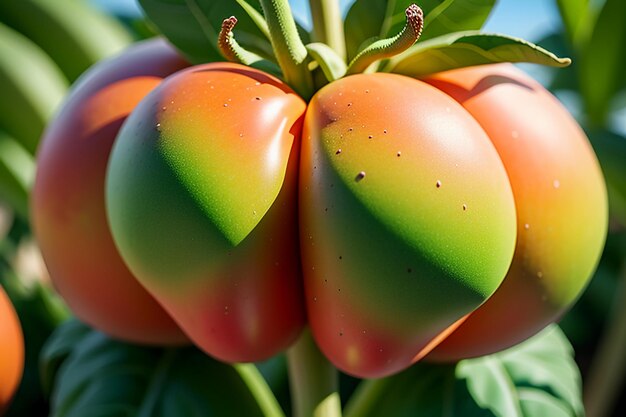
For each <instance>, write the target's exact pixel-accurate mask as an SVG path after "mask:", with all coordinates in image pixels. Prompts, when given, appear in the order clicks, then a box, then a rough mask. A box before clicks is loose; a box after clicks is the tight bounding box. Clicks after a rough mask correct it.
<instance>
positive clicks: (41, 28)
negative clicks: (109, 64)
mask: <svg viewBox="0 0 626 417" xmlns="http://www.w3.org/2000/svg"><path fill="white" fill-rule="evenodd" d="M0 20H1V21H3V22H4V23H6V24H7V25H9V26H11V27H13V28H15V29H16V30H17V31H19V32H21V33H22V34H24V35H25V36H27V37H28V38H30V39H32V40H33V41H34V42H35V43H37V44H38V45H39V46H40V47H41V48H42V49H43V50H44V51H46V53H47V54H48V55H50V57H51V58H52V59H53V60H54V61H55V62H56V63H57V64H58V65H59V67H60V68H61V70H62V71H63V73H64V74H65V75H66V77H67V78H68V79H69V80H70V81H74V80H75V79H76V78H78V76H79V75H80V74H82V73H83V71H85V70H86V69H87V68H89V67H90V66H91V65H93V64H94V63H96V62H98V61H99V60H101V59H103V58H106V57H109V56H111V55H113V54H116V53H118V52H121V51H122V50H123V49H124V48H125V47H127V46H128V45H129V44H130V43H131V41H132V39H131V36H130V34H129V33H128V32H127V31H126V30H125V29H124V27H123V26H122V25H121V24H120V23H119V22H117V21H116V20H115V19H114V18H112V17H110V16H107V15H105V14H104V13H101V12H99V11H97V10H95V9H94V8H92V7H90V6H89V5H88V4H87V3H86V2H84V1H80V0H54V1H52V0H5V1H2V2H0Z"/></svg>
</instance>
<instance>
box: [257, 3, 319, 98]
mask: <svg viewBox="0 0 626 417" xmlns="http://www.w3.org/2000/svg"><path fill="white" fill-rule="evenodd" d="M260 3H261V7H262V8H263V14H264V15H265V20H266V21H267V26H268V28H269V32H270V41H271V42H272V47H273V48H274V53H275V54H276V59H277V60H278V65H279V66H280V68H281V70H282V72H283V75H284V77H285V81H286V82H287V84H289V85H290V86H291V87H292V88H293V89H294V90H296V91H297V92H298V93H299V94H300V95H301V96H302V97H303V98H305V99H308V98H310V97H311V95H313V78H312V77H311V72H310V71H309V69H308V68H307V56H308V53H307V50H306V48H305V47H304V43H302V39H300V35H299V34H298V29H297V28H296V22H295V21H294V20H293V15H292V14H291V9H290V7H289V2H288V1H287V0H260Z"/></svg>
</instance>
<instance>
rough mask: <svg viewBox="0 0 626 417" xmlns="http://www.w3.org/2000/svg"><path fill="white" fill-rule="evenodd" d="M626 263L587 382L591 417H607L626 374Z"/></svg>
mask: <svg viewBox="0 0 626 417" xmlns="http://www.w3.org/2000/svg"><path fill="white" fill-rule="evenodd" d="M624 317H626V262H624V264H623V265H622V271H621V274H620V277H619V281H618V290H617V294H616V296H615V299H614V301H613V311H612V313H611V317H610V319H609V322H608V324H607V327H606V330H605V331H604V336H603V337H602V339H601V340H600V343H599V344H598V348H597V350H596V353H595V354H594V358H593V361H592V363H591V367H590V370H589V373H588V374H587V379H586V381H585V396H584V400H585V409H586V411H587V416H588V417H605V416H608V415H609V414H610V411H611V410H612V409H613V407H614V406H615V401H616V399H617V398H618V396H619V393H620V392H621V385H622V384H623V383H624V382H623V381H624V373H625V371H626V355H624V352H626V320H624Z"/></svg>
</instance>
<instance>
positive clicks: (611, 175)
mask: <svg viewBox="0 0 626 417" xmlns="http://www.w3.org/2000/svg"><path fill="white" fill-rule="evenodd" d="M588 135H589V139H590V141H591V144H592V145H593V149H594V151H595V152H596V155H597V156H598V159H599V160H600V165H601V166H602V172H603V174H604V178H605V180H606V186H607V189H608V193H609V207H610V211H611V214H612V215H614V216H616V217H617V218H618V219H619V220H620V222H621V223H622V224H623V225H626V181H624V178H626V164H624V161H626V137H623V136H621V135H618V134H617V133H613V132H610V131H608V130H604V129H596V130H591V131H589V132H588Z"/></svg>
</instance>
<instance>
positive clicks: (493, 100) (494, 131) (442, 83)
mask: <svg viewBox="0 0 626 417" xmlns="http://www.w3.org/2000/svg"><path fill="white" fill-rule="evenodd" d="M426 81H427V82H428V83H430V84H432V85H433V86H435V87H437V88H439V89H440V90H442V91H444V92H446V93H447V94H449V95H450V96H451V97H453V98H454V99H455V100H457V101H458V102H459V103H461V104H462V105H463V106H464V107H465V108H466V109H467V110H468V111H469V112H470V113H471V115H472V117H474V118H475V119H476V120H477V121H478V122H479V123H480V125H481V126H482V127H483V129H484V130H485V132H487V134H488V135H489V138H490V139H491V141H492V142H493V144H494V146H495V147H496V149H497V151H498V153H499V155H500V158H501V159H502V161H503V163H504V166H505V168H506V170H507V174H508V176H509V179H510V182H511V187H512V190H513V195H514V197H515V206H516V211H517V229H518V238H517V246H516V248H515V255H514V258H513V263H512V265H511V268H510V270H509V272H508V274H507V277H506V278H505V280H504V282H503V284H502V286H501V287H500V288H499V289H498V290H497V291H496V293H495V294H494V295H493V296H492V297H491V298H490V299H489V300H488V301H487V302H486V303H485V304H484V305H482V306H481V307H480V308H479V309H478V310H477V311H476V312H474V313H472V314H471V315H470V316H469V318H468V319H467V320H466V321H465V322H464V323H463V324H462V325H461V326H460V327H459V328H458V329H457V330H456V331H455V332H454V333H452V334H451V335H450V336H449V337H448V338H446V340H444V341H443V343H442V344H440V345H439V346H438V347H437V348H436V349H435V350H434V351H433V352H432V353H431V354H430V355H429V356H428V358H429V359H431V360H438V361H456V360H459V359H464V358H469V357H476V356H482V355H487V354H491V353H494V352H497V351H500V350H502V349H506V348H508V347H511V346H513V345H515V344H517V343H520V342H522V341H523V340H525V339H527V338H529V337H531V336H533V335H534V334H536V333H537V332H539V331H540V330H541V329H543V328H544V327H545V326H547V325H548V324H550V323H551V322H553V321H555V320H557V319H558V318H559V317H560V316H561V315H562V314H563V313H564V312H565V311H567V310H568V309H569V307H570V306H571V305H572V304H573V303H574V302H575V301H576V299H577V298H578V297H579V295H580V294H581V293H582V291H583V290H584V288H585V287H586V286H587V283H588V282H589V280H590V279H591V277H592V274H593V271H594V270H595V268H596V265H597V263H598V260H599V258H600V255H601V253H602V248H603V246H604V241H605V238H606V232H607V225H608V203H607V195H606V187H605V184H604V180H603V177H602V173H601V171H600V167H599V164H598V161H597V159H596V157H595V155H594V153H593V150H592V148H591V146H590V144H589V141H588V139H587V138H586V136H585V134H584V132H583V131H582V130H581V128H580V127H579V126H578V124H577V123H576V121H575V120H574V119H573V118H572V117H571V116H570V115H569V113H568V112H567V110H565V108H563V106H562V105H561V104H560V103H559V102H558V101H557V99H556V98H554V97H553V96H552V95H551V94H550V93H549V92H548V91H546V90H545V89H544V88H543V87H542V86H541V85H540V84H539V83H537V82H536V81H534V80H533V79H531V78H530V77H529V76H527V75H525V74H524V73H523V72H522V71H520V70H518V69H516V68H515V67H513V66H512V65H508V64H504V65H488V66H480V67H473V68H467V69H461V70H455V71H449V72H444V73H440V74H436V75H435V76H433V77H431V78H429V79H427V80H426Z"/></svg>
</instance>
